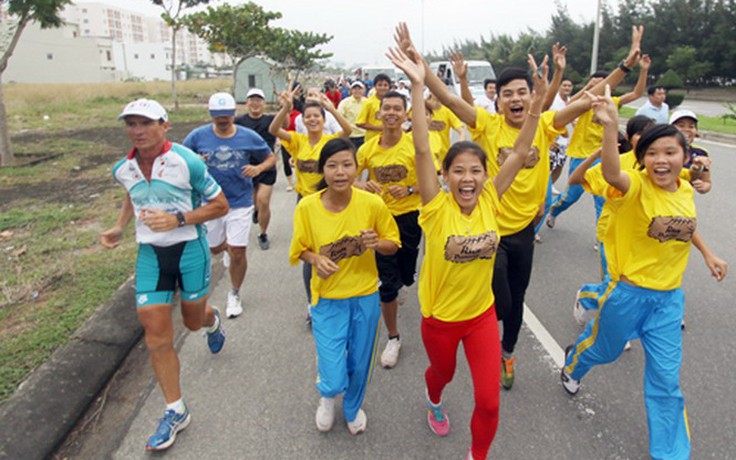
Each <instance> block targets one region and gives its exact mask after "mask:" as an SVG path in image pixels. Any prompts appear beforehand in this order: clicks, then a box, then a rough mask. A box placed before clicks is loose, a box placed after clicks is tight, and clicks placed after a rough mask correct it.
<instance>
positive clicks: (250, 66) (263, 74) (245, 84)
mask: <svg viewBox="0 0 736 460" xmlns="http://www.w3.org/2000/svg"><path fill="white" fill-rule="evenodd" d="M234 78H235V91H234V93H235V100H236V101H237V102H239V103H243V102H245V95H246V94H248V90H249V89H251V88H260V89H262V90H263V92H264V93H265V94H266V102H270V103H275V102H278V96H277V95H278V93H279V92H281V91H283V90H285V89H286V85H287V81H286V74H285V72H284V71H283V69H282V68H281V67H280V66H279V65H278V64H277V63H276V62H275V61H272V60H271V59H268V58H266V57H261V56H254V57H249V58H248V59H244V60H242V61H240V62H239V63H238V64H237V65H236V66H235V77H234Z"/></svg>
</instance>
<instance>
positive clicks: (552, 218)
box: [545, 213, 557, 228]
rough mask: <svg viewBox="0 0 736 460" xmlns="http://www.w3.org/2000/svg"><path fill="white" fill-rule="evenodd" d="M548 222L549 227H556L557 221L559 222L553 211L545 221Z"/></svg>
mask: <svg viewBox="0 0 736 460" xmlns="http://www.w3.org/2000/svg"><path fill="white" fill-rule="evenodd" d="M545 223H546V224H547V227H549V228H555V223H557V218H556V217H555V216H553V215H552V213H549V215H548V216H547V220H546V221H545Z"/></svg>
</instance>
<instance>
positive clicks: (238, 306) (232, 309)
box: [225, 292, 243, 318]
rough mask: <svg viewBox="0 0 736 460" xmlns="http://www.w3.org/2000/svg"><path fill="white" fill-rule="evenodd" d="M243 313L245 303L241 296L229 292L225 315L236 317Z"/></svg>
mask: <svg viewBox="0 0 736 460" xmlns="http://www.w3.org/2000/svg"><path fill="white" fill-rule="evenodd" d="M242 314H243V304H242V303H241V302H240V296H239V295H235V294H233V293H232V292H228V293H227V307H225V316H226V317H228V318H235V317H236V316H240V315H242Z"/></svg>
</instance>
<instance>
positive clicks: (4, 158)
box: [0, 75, 15, 166]
mask: <svg viewBox="0 0 736 460" xmlns="http://www.w3.org/2000/svg"><path fill="white" fill-rule="evenodd" d="M14 160H15V157H13V151H12V150H10V133H9V132H8V116H7V113H6V112H5V98H4V96H3V86H2V75H0V166H10V165H12V164H13V163H14Z"/></svg>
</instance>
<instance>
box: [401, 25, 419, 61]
mask: <svg viewBox="0 0 736 460" xmlns="http://www.w3.org/2000/svg"><path fill="white" fill-rule="evenodd" d="M394 41H395V42H396V45H397V46H398V47H399V49H400V50H401V51H403V52H404V54H406V55H407V56H409V58H411V60H412V61H414V62H421V60H420V57H421V56H420V55H419V52H418V51H417V49H416V47H415V46H414V42H412V40H411V35H410V34H409V27H408V26H407V25H406V23H405V22H400V23H398V24H397V25H396V29H395V31H394Z"/></svg>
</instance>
